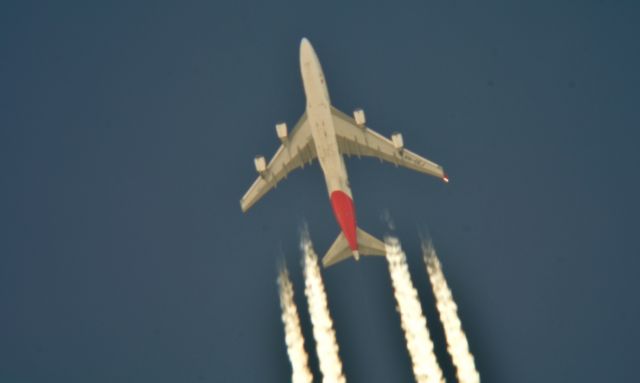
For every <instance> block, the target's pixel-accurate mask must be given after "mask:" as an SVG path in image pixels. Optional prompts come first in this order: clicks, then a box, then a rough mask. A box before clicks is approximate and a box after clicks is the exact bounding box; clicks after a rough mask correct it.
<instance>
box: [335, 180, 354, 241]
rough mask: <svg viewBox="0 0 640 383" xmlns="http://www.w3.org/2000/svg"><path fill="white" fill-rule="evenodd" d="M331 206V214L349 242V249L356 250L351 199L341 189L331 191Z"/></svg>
mask: <svg viewBox="0 0 640 383" xmlns="http://www.w3.org/2000/svg"><path fill="white" fill-rule="evenodd" d="M331 206H333V214H334V215H335V216H336V220H337V221H338V224H339V225H340V228H341V229H342V232H343V233H344V236H345V237H346V238H347V242H349V247H350V248H351V250H353V251H355V250H358V238H357V236H356V213H355V209H354V208H353V201H352V200H351V198H350V197H349V196H348V195H347V194H346V193H345V192H343V191H341V190H336V191H334V192H333V193H331Z"/></svg>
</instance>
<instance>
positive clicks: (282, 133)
mask: <svg viewBox="0 0 640 383" xmlns="http://www.w3.org/2000/svg"><path fill="white" fill-rule="evenodd" d="M276 133H277V134H278V138H279V139H280V141H282V142H283V143H284V142H285V141H286V140H287V137H288V134H287V124H286V123H285V122H280V123H278V124H276Z"/></svg>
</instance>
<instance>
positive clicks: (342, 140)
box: [240, 38, 449, 268]
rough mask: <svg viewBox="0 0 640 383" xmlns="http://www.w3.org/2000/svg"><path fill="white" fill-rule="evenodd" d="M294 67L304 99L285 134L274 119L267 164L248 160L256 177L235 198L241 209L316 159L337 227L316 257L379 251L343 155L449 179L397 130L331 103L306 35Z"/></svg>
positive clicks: (327, 262)
mask: <svg viewBox="0 0 640 383" xmlns="http://www.w3.org/2000/svg"><path fill="white" fill-rule="evenodd" d="M300 70H301V72H302V82H303V86H304V92H305V95H306V99H307V105H306V110H305V112H304V113H303V114H302V117H300V119H299V120H298V123H297V124H296V125H295V127H294V129H293V131H291V134H288V132H287V125H286V123H278V124H276V133H277V136H278V138H279V139H280V141H281V145H280V147H279V148H278V150H277V151H276V154H275V155H274V156H273V158H271V160H270V161H269V163H268V164H267V162H266V160H265V158H264V157H263V156H257V157H255V159H254V165H255V168H256V171H257V172H258V174H259V176H258V178H257V179H256V180H255V182H254V183H253V184H252V185H251V187H250V188H249V190H248V191H247V192H246V194H245V195H244V196H243V197H242V199H241V200H240V207H241V209H242V211H243V212H246V211H247V210H249V208H251V207H252V206H253V205H254V204H255V203H256V202H257V201H258V200H259V199H260V198H262V196H264V195H265V194H266V193H267V192H268V191H269V190H271V189H272V188H273V187H275V186H276V184H277V183H278V182H279V181H281V180H282V179H283V178H285V177H286V176H287V174H288V173H289V172H291V171H292V170H294V169H297V168H302V167H304V165H305V164H307V163H309V164H310V163H311V162H313V160H314V159H318V162H319V163H320V167H321V168H322V172H323V173H324V178H325V181H326V184H327V189H328V191H329V199H330V200H331V206H332V208H333V213H334V215H335V218H336V221H337V222H338V225H339V226H340V229H341V232H340V234H338V238H336V240H335V241H334V242H333V244H332V245H331V247H330V248H329V250H328V251H327V253H326V255H325V256H324V257H323V258H322V264H323V266H324V267H325V268H326V267H329V266H331V265H334V264H336V263H338V262H340V261H343V260H345V259H347V258H349V257H350V256H353V257H354V258H355V259H356V260H358V259H359V258H360V255H385V246H384V243H383V242H382V241H380V240H379V239H377V238H375V237H374V236H372V235H371V234H369V233H367V232H365V231H364V230H362V229H360V228H359V227H358V225H357V224H356V214H355V209H354V205H353V196H352V194H351V188H350V187H349V179H348V177H347V169H346V168H345V165H344V159H343V156H344V155H347V156H352V155H356V156H358V157H360V156H368V157H377V158H379V159H381V160H384V161H387V162H390V163H392V164H395V165H396V166H404V167H407V168H409V169H413V170H416V171H418V172H422V173H425V174H428V175H432V176H435V177H438V178H440V179H442V180H443V181H444V182H449V179H448V178H447V175H446V174H445V173H444V170H443V169H442V167H441V166H440V165H438V164H436V163H434V162H431V161H429V160H427V159H426V158H423V157H421V156H419V155H417V154H415V153H413V152H411V151H409V150H407V149H405V148H404V143H403V139H402V135H401V134H400V133H393V134H392V135H391V139H387V138H386V137H384V136H382V135H380V134H378V133H376V132H374V131H373V130H371V129H369V128H367V127H366V126H365V122H366V121H365V115H364V111H363V110H362V109H356V110H355V111H354V112H353V118H351V117H350V116H348V115H346V114H344V113H343V112H341V111H339V110H338V109H336V108H335V107H333V106H332V105H331V101H330V99H329V91H328V89H327V83H326V81H325V78H324V74H323V72H322V67H321V66H320V61H319V60H318V56H317V55H316V52H315V50H314V49H313V47H312V46H311V43H310V42H309V40H307V39H306V38H303V39H302V41H301V42H300Z"/></svg>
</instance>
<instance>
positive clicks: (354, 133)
mask: <svg viewBox="0 0 640 383" xmlns="http://www.w3.org/2000/svg"><path fill="white" fill-rule="evenodd" d="M331 114H332V116H333V125H334V127H335V130H336V136H337V139H338V147H339V148H340V152H341V153H344V154H346V155H349V156H351V155H356V156H368V157H377V158H379V159H381V160H384V161H387V162H391V163H392V164H395V165H396V166H398V165H399V166H404V167H406V168H409V169H413V170H416V171H419V172H421V173H425V174H429V175H432V176H435V177H438V178H441V179H442V180H443V181H445V182H448V181H449V180H448V178H447V176H446V174H445V173H444V170H443V169H442V166H440V165H438V164H436V163H435V162H431V161H429V160H428V159H426V158H424V157H421V156H419V155H417V154H415V153H414V152H412V151H410V150H407V149H405V148H404V145H403V143H402V138H401V136H399V135H398V136H399V138H398V136H397V137H394V138H393V139H394V140H398V141H397V142H395V143H394V142H393V141H392V140H389V139H388V138H386V137H384V136H382V135H381V134H379V133H376V132H374V131H373V130H371V129H369V128H367V127H366V126H364V125H358V124H357V123H356V121H355V120H354V119H353V118H351V117H350V116H347V115H346V114H344V113H342V112H341V111H339V110H338V109H336V108H334V107H331Z"/></svg>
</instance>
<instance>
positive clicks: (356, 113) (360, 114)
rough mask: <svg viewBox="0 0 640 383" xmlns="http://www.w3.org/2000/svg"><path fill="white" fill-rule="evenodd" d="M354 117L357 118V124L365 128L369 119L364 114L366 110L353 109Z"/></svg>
mask: <svg viewBox="0 0 640 383" xmlns="http://www.w3.org/2000/svg"><path fill="white" fill-rule="evenodd" d="M353 119H354V120H356V124H357V125H358V126H359V127H361V128H364V124H365V123H366V122H367V119H366V118H365V116H364V110H362V109H356V110H354V111H353Z"/></svg>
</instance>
